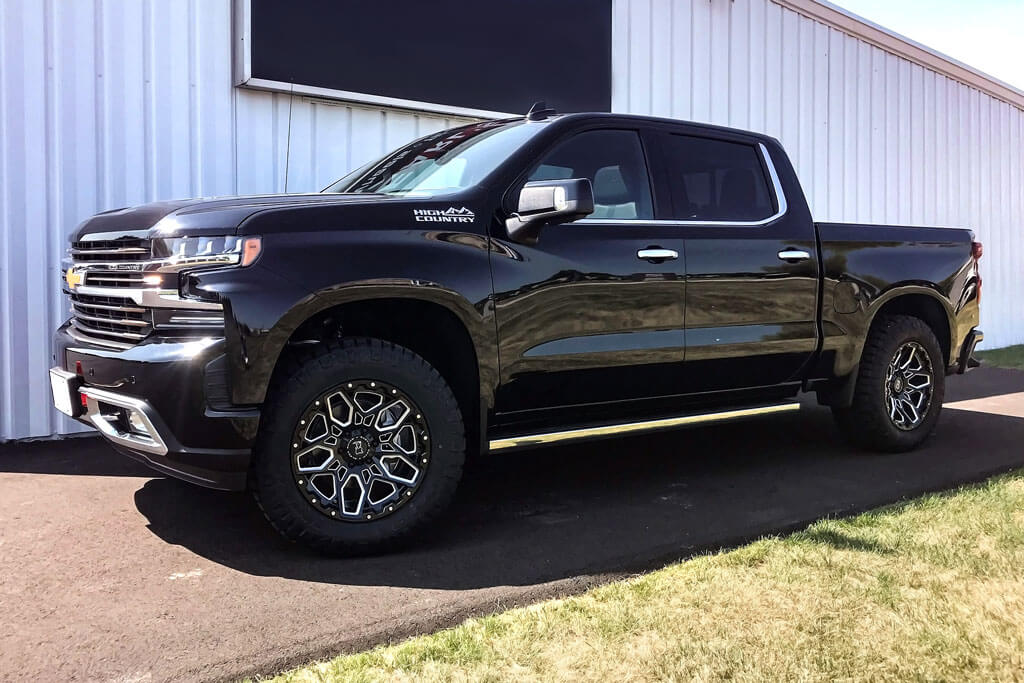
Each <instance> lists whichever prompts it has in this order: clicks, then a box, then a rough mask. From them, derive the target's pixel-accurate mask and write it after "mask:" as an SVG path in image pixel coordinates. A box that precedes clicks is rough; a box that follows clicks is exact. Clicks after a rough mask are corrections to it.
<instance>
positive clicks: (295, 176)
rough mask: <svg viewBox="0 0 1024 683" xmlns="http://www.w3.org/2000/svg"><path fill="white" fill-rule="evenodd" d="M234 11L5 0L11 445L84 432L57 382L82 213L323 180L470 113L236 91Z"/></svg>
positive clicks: (4, 254)
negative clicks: (59, 407) (64, 264)
mask: <svg viewBox="0 0 1024 683" xmlns="http://www.w3.org/2000/svg"><path fill="white" fill-rule="evenodd" d="M231 16H232V12H231V0H0V440H4V439H16V438H24V437H32V436H45V435H50V434H55V433H68V432H73V431H80V430H81V429H84V428H82V427H81V426H80V425H78V423H76V422H73V421H71V420H68V419H65V418H63V417H61V416H60V415H59V414H58V413H57V412H56V411H55V410H53V409H52V407H51V406H50V397H49V385H48V383H47V379H46V371H47V368H49V367H50V366H51V365H52V363H51V360H50V355H51V351H50V335H51V333H52V330H53V329H54V328H56V327H57V325H59V324H60V323H61V322H62V321H63V320H64V319H65V318H67V302H66V301H65V300H64V298H63V296H62V295H61V291H60V284H59V278H60V263H61V258H62V255H63V253H64V250H65V248H66V242H67V236H68V234H69V233H70V232H71V231H72V230H73V229H74V228H75V226H76V225H77V224H78V223H79V222H80V221H82V220H83V219H85V218H87V217H89V216H91V215H92V214H94V213H97V212H99V211H104V210H107V209H112V208H117V207H121V206H127V205H131V204H138V203H141V202H147V201H152V200H157V199H169V198H175V197H195V196H211V195H225V194H258V193H266V192H282V191H284V190H285V189H287V190H288V191H291V192H300V191H314V190H318V189H320V188H322V187H324V186H326V185H328V184H329V183H330V182H331V181H333V180H336V179H337V178H339V177H340V176H342V175H344V173H346V172H347V171H348V170H350V169H351V168H354V167H355V166H357V165H360V164H362V163H365V162H366V161H369V160H370V159H372V158H374V157H376V156H379V155H381V154H383V153H384V152H385V151H387V150H388V149H391V148H393V147H396V146H398V145H399V144H401V143H403V142H406V141H408V140H411V139H413V138H415V137H418V136H419V135H424V134H426V133H428V132H430V131H434V130H439V129H442V128H446V127H449V126H452V125H456V124H457V123H459V122H460V121H459V120H457V119H451V118H444V117H441V116H436V115H415V114H411V113H408V112H399V111H385V110H373V109H367V108H359V107H350V106H345V105H342V104H335V103H330V102H323V101H313V100H309V99H303V98H298V97H295V98H291V97H289V96H287V95H280V94H278V95H274V94H271V93H264V92H257V91H253V90H242V89H238V88H234V87H232V75H231V62H232V55H231ZM289 115H290V119H291V132H290V140H291V144H290V149H289ZM286 169H287V173H286Z"/></svg>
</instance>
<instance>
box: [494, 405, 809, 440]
mask: <svg viewBox="0 0 1024 683" xmlns="http://www.w3.org/2000/svg"><path fill="white" fill-rule="evenodd" d="M793 410H800V404H799V403H797V402H796V401H792V402H788V403H776V404H772V405H765V406H758V407H755V408H739V409H736V410H723V411H720V412H714V413H698V414H696V415H680V416H679V417H666V418H662V419H658V420H645V421H643V422H624V423H620V424H609V425H601V426H598V427H584V428H580V429H568V430H565V431H562V432H546V433H543V434H523V435H521V436H510V437H507V438H504V439H494V440H493V441H491V442H490V450H491V452H495V451H507V450H512V449H515V448H529V447H530V446H544V445H548V444H556V443H562V442H570V441H581V440H584V439H597V438H601V437H614V436H621V435H623V434H633V433H635V432H650V431H658V430H663V429H673V428H675V427H682V426H685V425H692V424H703V423H710V422H721V421H724V420H736V419H740V418H744V417H755V416H758V415H769V414H771V413H786V412H790V411H793Z"/></svg>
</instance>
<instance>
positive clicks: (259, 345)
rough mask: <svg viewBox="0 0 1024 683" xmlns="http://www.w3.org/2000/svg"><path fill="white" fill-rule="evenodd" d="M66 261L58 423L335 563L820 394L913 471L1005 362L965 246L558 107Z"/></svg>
mask: <svg viewBox="0 0 1024 683" xmlns="http://www.w3.org/2000/svg"><path fill="white" fill-rule="evenodd" d="M68 253H69V263H67V264H66V270H65V271H64V288H65V290H66V292H67V295H68V297H69V298H70V305H71V309H72V317H71V318H70V320H68V321H67V322H66V323H65V324H63V325H62V326H61V327H60V328H59V329H58V330H57V332H56V335H55V345H54V348H55V354H54V363H55V367H54V368H53V369H52V370H51V371H50V379H51V385H52V389H53V399H54V404H55V406H56V407H57V408H58V409H59V410H61V411H63V412H64V413H67V414H68V415H70V416H72V417H74V418H76V419H78V420H80V421H82V422H84V423H86V424H89V425H92V426H94V427H95V428H96V429H98V430H99V432H100V434H101V435H102V436H103V437H104V438H105V439H107V440H108V441H109V442H110V443H111V444H112V445H113V446H114V447H115V448H117V449H118V450H121V451H123V452H124V453H125V454H127V455H129V456H132V457H135V458H137V459H140V460H143V461H145V462H146V463H148V464H149V465H151V466H152V467H153V468H155V469H157V470H159V471H161V472H164V473H166V474H169V475H171V476H174V477H179V478H181V479H185V480H187V481H190V482H194V483H196V484H201V485H203V486H208V487H213V488H219V489H228V490H241V489H250V490H252V492H253V493H254V494H255V497H256V499H257V501H258V502H259V504H260V507H261V508H262V509H263V511H264V513H265V514H266V516H267V518H268V520H269V521H270V522H271V523H272V524H273V525H274V526H275V527H276V528H277V529H278V531H280V532H281V533H282V534H283V535H284V536H286V537H287V538H289V539H292V540H295V541H299V542H301V543H304V544H307V545H309V546H311V547H313V548H315V549H317V550H319V551H322V552H325V553H334V554H346V553H355V552H361V551H369V550H379V549H381V548H384V547H387V546H391V545H394V544H396V543H399V542H401V541H405V540H408V539H410V538H413V537H415V535H416V532H417V531H418V530H420V529H421V528H423V526H424V525H425V524H427V523H429V522H431V521H432V520H433V519H435V518H436V517H437V516H438V515H440V514H441V513H442V511H443V510H444V508H445V506H446V505H447V504H448V503H449V501H450V500H451V498H452V496H453V494H454V492H455V490H456V486H457V484H458V482H459V479H460V476H461V474H462V471H463V467H464V465H465V463H466V460H467V458H473V457H479V456H484V455H486V454H488V453H508V452H514V451H516V450H517V449H522V448H531V447H537V446H542V445H557V444H564V443H567V442H570V441H575V440H581V439H591V438H599V437H611V436H618V435H622V434H626V433H632V432H641V431H650V430H658V429H668V428H674V427H679V426H682V425H688V424H695V423H706V422H712V421H721V420H730V419H739V418H745V417H751V416H756V415H766V414H771V413H776V412H782V411H790V410H796V409H798V407H799V404H798V402H797V396H798V394H799V393H800V392H816V393H817V397H818V400H819V401H820V402H821V403H823V404H827V405H828V406H831V409H832V411H833V412H834V414H835V417H836V421H837V424H838V426H839V428H840V431H841V432H842V433H844V434H845V435H846V436H847V437H849V438H850V439H852V440H853V441H854V442H855V443H856V444H858V445H859V446H860V447H862V448H863V449H864V450H876V451H877V450H881V451H902V450H906V449H910V448H914V447H916V446H918V445H919V444H920V443H921V442H922V441H923V440H924V439H925V438H926V437H927V436H928V435H929V433H930V432H931V431H932V429H933V427H934V426H935V424H936V421H937V420H938V419H939V414H940V410H941V407H942V400H943V391H944V386H945V378H946V376H947V375H948V374H954V373H962V372H964V371H966V370H967V369H969V368H970V367H972V366H973V365H976V363H977V362H976V361H975V360H974V359H973V358H972V352H973V350H974V347H975V345H976V344H977V343H978V342H979V341H980V340H981V339H982V334H981V332H980V331H979V330H978V329H977V325H978V320H979V300H980V297H981V277H980V275H979V267H978V263H979V259H980V257H981V253H982V249H981V245H980V244H979V243H978V242H976V241H975V240H974V235H973V233H971V232H970V231H969V230H965V229H946V228H928V227H899V226H888V225H885V226H883V225H851V224H839V223H815V222H814V221H813V220H812V218H811V214H810V211H809V209H808V206H807V202H806V201H805V199H804V194H803V192H802V190H801V187H800V184H799V182H798V180H797V177H796V174H795V173H794V170H793V166H792V165H791V163H790V161H789V159H788V158H787V156H786V153H785V152H784V151H783V149H782V147H781V145H780V144H779V142H778V141H776V140H774V139H772V138H771V137H767V136H765V135H759V134H755V133H750V132H745V131H741V130H733V129H728V128H721V127H716V126H710V125H702V124H696V123H685V122H680V121H674V120H665V119H657V118H648V117H638V116H624V115H615V114H565V115H560V114H557V113H555V112H553V111H551V110H548V109H545V108H543V107H535V108H534V109H533V110H531V112H530V113H529V114H528V115H526V116H524V117H519V118H512V119H506V120H492V121H484V122H479V123H472V124H469V125H465V126H462V127H459V128H453V129H450V130H445V131H441V132H437V133H433V134H431V135H427V136H426V137H423V138H420V139H419V140H416V141H414V142H412V143H410V144H408V145H406V146H404V147H402V148H400V149H398V150H397V151H395V152H393V153H391V154H388V155H387V156H385V157H383V158H382V159H380V160H377V161H374V162H372V163H369V164H367V165H365V166H363V167H362V168H359V169H358V170H356V171H354V172H352V173H350V174H349V175H348V176H346V177H344V178H342V179H341V180H339V181H338V182H337V183H335V184H333V185H331V186H330V187H328V188H327V189H326V190H324V191H323V192H321V193H315V194H286V195H269V196H250V197H236V198H213V199H191V200H183V201H164V202H156V203H151V204H146V205H143V206H137V207H132V208H123V209H118V210H114V211H108V212H106V213H102V214H99V215H97V216H95V217H93V218H90V219H88V220H86V221H85V222H84V223H82V224H81V225H80V226H79V227H78V228H77V230H76V232H75V233H74V235H73V237H72V244H71V248H70V250H69V252H68ZM550 457H552V458H556V457H558V451H557V449H552V450H551V451H550ZM497 495H500V493H499V494H497Z"/></svg>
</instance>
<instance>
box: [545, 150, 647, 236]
mask: <svg viewBox="0 0 1024 683" xmlns="http://www.w3.org/2000/svg"><path fill="white" fill-rule="evenodd" d="M568 178H589V179H590V182H591V183H592V184H593V186H594V213H592V214H590V218H611V219H615V218H619V219H623V220H629V219H651V218H654V209H653V208H652V207H653V204H652V202H651V182H650V179H649V178H648V175H647V162H646V161H645V160H644V152H643V148H642V147H641V146H640V136H639V134H637V133H636V132H635V131H628V130H591V131H587V132H585V133H579V134H577V135H574V136H573V137H571V138H569V139H568V140H565V141H564V142H561V143H559V144H558V145H557V146H556V147H555V148H554V149H552V150H551V151H550V152H548V153H547V154H546V155H545V156H544V158H543V159H541V162H540V163H539V164H538V165H537V167H536V168H534V170H533V172H532V173H530V176H529V178H528V180H566V179H568Z"/></svg>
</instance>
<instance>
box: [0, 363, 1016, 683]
mask: <svg viewBox="0 0 1024 683" xmlns="http://www.w3.org/2000/svg"><path fill="white" fill-rule="evenodd" d="M1021 392H1024V372H1017V371H1012V370H998V369H990V368H981V369H979V370H976V371H974V372H972V373H970V374H969V375H966V376H964V377H952V378H950V381H949V382H948V383H947V408H948V409H947V410H946V411H945V412H944V414H943V416H942V419H941V421H940V423H939V426H938V429H937V430H936V433H935V435H934V436H933V438H932V439H931V440H930V441H929V442H928V444H927V446H926V447H924V448H922V449H920V450H918V451H915V452H913V453H907V454H902V455H885V456H879V455H864V454H860V453H858V452H856V451H855V450H854V449H852V448H851V447H849V446H847V445H846V444H844V443H843V442H842V441H840V440H839V437H838V434H837V432H836V430H835V428H834V427H833V425H832V421H831V417H830V415H829V413H828V411H827V410H824V409H821V408H818V407H816V406H814V405H813V402H812V401H809V402H808V403H807V405H805V407H804V408H803V409H802V410H801V411H799V413H792V414H784V415H778V416H772V417H766V418H762V419H758V420H753V421H747V422H736V423H729V424H721V425H717V426H706V427H699V428H691V429H685V430H680V431H675V432H671V433H662V434H656V435H648V436H643V437H630V438H624V439H615V440H608V441H601V442H594V443H590V444H579V445H574V446H571V447H559V448H548V449H542V450H536V451H532V452H528V453H523V454H520V455H515V456H513V455H501V456H494V457H492V458H489V459H487V460H485V461H482V462H479V463H477V464H475V465H474V466H473V468H472V469H471V471H470V472H469V473H468V474H467V477H466V480H465V481H464V484H463V486H462V488H461V489H460V493H459V496H458V499H457V502H456V504H455V506H454V508H453V509H452V510H451V513H450V514H449V515H448V517H447V519H446V521H445V522H444V523H443V524H442V525H440V526H439V527H438V528H436V529H435V530H434V531H432V532H431V533H430V534H428V535H425V536H424V537H423V539H422V540H421V542H419V543H418V544H417V545H415V546H414V547H412V548H410V549H408V550H406V551H404V552H401V553H396V554H391V555H385V556H380V557H370V558H361V559H351V560H337V559H333V560H332V559H325V558H321V557H318V556H316V555H312V554H310V553H309V552H306V551H304V550H302V549H300V548H298V547H295V546H291V545H289V544H287V543H286V542H284V541H282V540H281V539H279V538H278V536H277V535H276V534H275V533H274V532H273V531H272V530H271V529H270V527H269V526H268V525H267V524H266V523H265V522H264V521H263V519H262V517H261V516H260V514H259V512H258V510H257V509H256V506H255V505H254V504H253V503H252V501H251V499H250V498H249V497H247V496H246V495H244V494H229V493H219V492H214V491H207V490H204V489H201V488H197V487H194V486H190V485H187V484H184V483H181V482H178V481H176V480H173V479H169V478H166V477H163V476H160V475H158V474H155V473H153V472H151V471H150V470H148V469H147V468H146V467H145V466H143V465H140V464H138V463H135V462H134V461H132V460H129V459H127V458H125V457H123V456H121V455H119V454H117V453H115V452H114V451H113V450H112V449H110V448H109V447H108V446H106V445H105V444H104V443H103V442H101V441H99V440H98V439H96V438H74V439H66V440H60V441H47V442H36V443H24V444H7V445H2V446H0V624H2V628H0V679H12V680H13V679H20V680H117V681H150V680H152V681H163V680H171V679H174V680H179V679H187V680H195V679H199V680H211V679H234V678H237V677H239V676H242V675H248V674H261V673H273V672H275V671H279V670H281V669H284V668H287V667H289V666H293V665H297V664H301V663H304V662H307V661H310V660H312V659H315V658H319V657H324V656H328V655H333V654H337V653H340V652H347V651H353V650H358V649H363V648H366V647H369V646H372V645H375V644H377V643H380V642H385V641H388V640H393V639H398V638H403V637H406V636H409V635H412V634H416V633H422V632H427V631H432V630H435V629H438V628H442V627H445V626H449V625H451V624H454V623H457V622H459V621H460V620H462V619H464V618H465V617H467V616H470V615H475V614H483V613H488V612H492V611H495V610H501V609H505V608H507V607H510V606H513V605H518V604H524V603H528V602H531V601H535V600H538V599H542V598H545V597H549V596H555V595H564V594H568V593H573V592H578V591H581V590H584V589H586V588H588V587H590V586H592V585H594V584H596V583H600V582H603V581H607V580H610V579H613V578H616V577H619V576H622V575H624V574H629V573H633V572H637V571H643V570H647V569H651V568H655V567H658V566H661V565H663V564H665V563H668V562H671V561H673V560H677V559H680V558H685V557H688V556H692V555H693V554H695V553H700V552H704V551H706V550H712V549H718V548H723V547H729V546H733V545H736V544H739V543H742V542H744V541H746V540H750V539H754V538H757V537H759V536H762V535H765V534H772V533H781V532H786V531H790V530H794V529H798V528H801V527H803V526H805V525H807V524H808V523H810V522H812V521H814V520H816V519H819V518H821V517H825V516H829V515H848V514H852V513H855V512H858V511H861V510H865V509H868V508H872V507H876V506H879V505H882V504H886V503H891V502H896V501H899V500H902V499H905V498H909V497H913V496H917V495H919V494H921V493H923V492H926V491H937V490H943V489H948V488H951V487H955V486H957V485H958V484H962V483H968V482H974V481H978V480H981V479H984V478H986V477H988V476H990V475H992V474H996V473H999V472H1004V471H1007V470H1011V469H1014V468H1018V467H1024V393H1021ZM1015 394H1016V395H1015ZM951 402H952V405H950V403H951Z"/></svg>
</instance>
